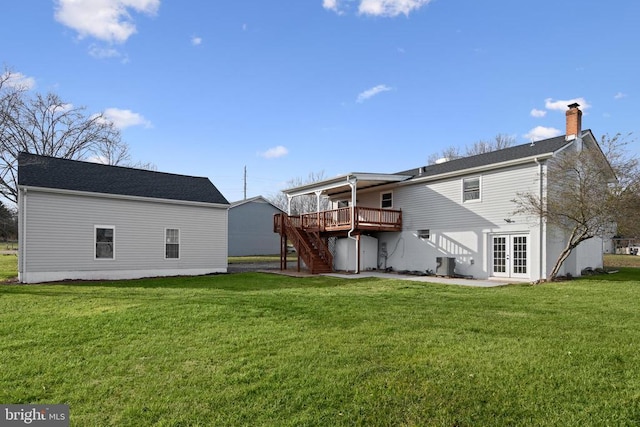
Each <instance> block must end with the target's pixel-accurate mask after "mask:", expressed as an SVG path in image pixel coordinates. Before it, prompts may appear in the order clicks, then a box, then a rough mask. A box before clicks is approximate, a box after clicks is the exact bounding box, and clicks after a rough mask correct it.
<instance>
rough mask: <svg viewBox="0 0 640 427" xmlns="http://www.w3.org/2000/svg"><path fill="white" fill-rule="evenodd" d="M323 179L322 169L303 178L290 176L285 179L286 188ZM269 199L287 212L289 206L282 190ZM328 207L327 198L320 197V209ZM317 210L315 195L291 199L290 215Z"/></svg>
mask: <svg viewBox="0 0 640 427" xmlns="http://www.w3.org/2000/svg"><path fill="white" fill-rule="evenodd" d="M324 179H325V176H324V171H320V172H311V173H310V174H309V176H308V177H307V178H306V179H305V178H300V177H298V178H292V179H290V180H289V181H287V184H286V187H287V188H294V187H300V186H302V185H305V184H311V183H314V182H318V181H322V180H324ZM268 199H269V201H270V202H271V203H273V204H274V206H277V207H279V208H280V209H282V210H283V211H285V212H287V209H288V206H289V200H288V199H287V195H286V194H284V193H283V192H278V193H277V194H274V195H271V196H269V197H268ZM329 208H330V202H329V199H328V198H326V197H321V198H320V206H319V209H320V210H327V209H329ZM316 210H318V206H317V198H316V196H315V195H304V196H299V197H295V198H293V199H292V200H291V215H300V214H302V213H307V212H316Z"/></svg>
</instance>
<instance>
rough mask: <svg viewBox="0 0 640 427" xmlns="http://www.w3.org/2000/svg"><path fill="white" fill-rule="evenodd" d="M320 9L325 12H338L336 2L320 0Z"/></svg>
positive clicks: (333, 0) (335, 0)
mask: <svg viewBox="0 0 640 427" xmlns="http://www.w3.org/2000/svg"><path fill="white" fill-rule="evenodd" d="M322 7H324V8H325V9H327V10H333V11H334V12H338V13H339V12H340V11H339V10H338V0H322Z"/></svg>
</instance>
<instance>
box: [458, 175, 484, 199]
mask: <svg viewBox="0 0 640 427" xmlns="http://www.w3.org/2000/svg"><path fill="white" fill-rule="evenodd" d="M472 200H480V177H479V176H476V177H474V178H465V179H463V180H462V201H463V202H469V201H472Z"/></svg>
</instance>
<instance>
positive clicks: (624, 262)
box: [604, 254, 640, 268]
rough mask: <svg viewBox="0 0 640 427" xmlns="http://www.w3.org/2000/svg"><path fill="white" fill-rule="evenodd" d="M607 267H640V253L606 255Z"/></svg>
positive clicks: (605, 263) (605, 262)
mask: <svg viewBox="0 0 640 427" xmlns="http://www.w3.org/2000/svg"><path fill="white" fill-rule="evenodd" d="M604 265H605V267H634V268H640V256H638V255H615V254H605V255H604Z"/></svg>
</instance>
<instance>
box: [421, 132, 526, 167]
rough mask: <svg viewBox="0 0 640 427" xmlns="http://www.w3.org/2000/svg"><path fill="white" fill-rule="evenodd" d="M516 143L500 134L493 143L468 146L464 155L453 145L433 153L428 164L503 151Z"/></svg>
mask: <svg viewBox="0 0 640 427" xmlns="http://www.w3.org/2000/svg"><path fill="white" fill-rule="evenodd" d="M515 142H516V140H515V138H514V137H512V136H509V135H506V134H502V133H499V134H497V135H496V136H495V137H494V139H493V141H485V140H480V141H477V142H475V143H473V144H471V145H468V146H467V147H466V148H465V153H464V155H463V154H462V152H461V150H460V148H459V147H456V146H453V145H452V146H450V147H447V148H445V149H444V150H442V151H441V152H439V153H433V154H431V155H429V157H428V158H427V164H430V165H433V164H436V163H437V162H438V161H440V160H441V159H446V160H455V159H459V158H461V157H468V156H475V155H476V154H484V153H489V152H491V151H497V150H502V149H503V148H508V147H511V146H512V145H514V144H515Z"/></svg>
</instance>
